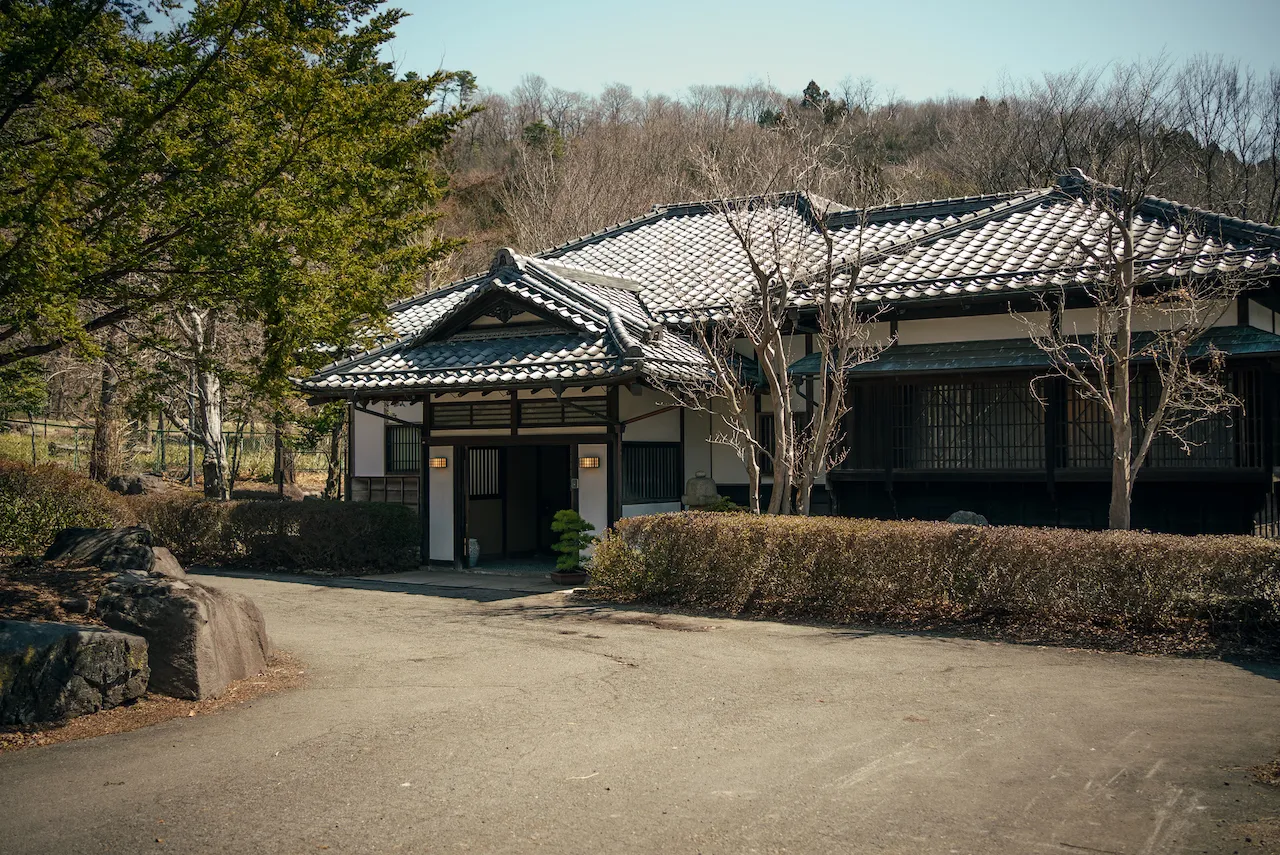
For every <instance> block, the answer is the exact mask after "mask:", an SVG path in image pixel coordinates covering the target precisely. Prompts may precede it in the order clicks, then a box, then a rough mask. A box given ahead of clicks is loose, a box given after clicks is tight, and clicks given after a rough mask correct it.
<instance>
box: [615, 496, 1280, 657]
mask: <svg viewBox="0 0 1280 855" xmlns="http://www.w3.org/2000/svg"><path fill="white" fill-rule="evenodd" d="M1278 568H1280V543H1274V542H1272V541H1268V540H1263V539H1261V538H1255V537H1218V536H1202V537H1182V536H1177V535H1160V534H1147V533H1139V532H1092V531H1078V530H1071V529H1033V528H1016V527H1004V526H1001V527H987V526H983V527H978V526H963V525H950V524H948V523H935V522H915V521H912V522H899V521H878V520H863V519H845V518H838V517H769V516H756V515H749V514H712V513H698V512H684V513H672V514H659V515H655V516H646V517H635V518H631V519H624V520H620V521H619V522H618V523H617V525H616V526H615V528H614V529H613V530H612V531H611V532H609V534H608V536H607V537H606V539H605V540H604V541H603V542H602V543H600V544H599V545H598V546H597V547H596V551H595V554H594V556H593V558H592V561H591V578H592V584H593V588H592V590H591V591H590V592H589V594H591V595H595V596H599V597H602V598H608V599H615V600H622V601H650V602H656V603H663V604H669V605H675V606H681V607H689V608H693V609H709V610H715V611H724V612H728V613H730V614H753V615H760V616H770V617H795V618H811V619H819V620H824V621H833V622H839V623H889V624H899V625H900V624H904V623H905V624H913V625H920V624H934V625H936V624H938V623H964V622H976V621H981V620H989V619H992V618H996V619H999V620H1003V621H1008V622H1009V623H1024V622H1025V623H1040V624H1059V625H1060V624H1076V625H1079V624H1091V625H1093V626H1096V627H1104V628H1110V629H1119V630H1125V631H1132V632H1136V633H1162V632H1179V633H1186V632H1188V631H1190V630H1192V629H1195V630H1197V631H1206V632H1209V633H1211V634H1213V635H1215V636H1219V637H1222V636H1230V637H1232V638H1235V639H1237V640H1251V639H1259V640H1264V641H1266V640H1270V641H1274V638H1275V636H1274V635H1273V634H1274V633H1275V632H1276V631H1277V630H1280V571H1278Z"/></svg>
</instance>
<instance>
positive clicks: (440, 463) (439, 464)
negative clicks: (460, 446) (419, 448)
mask: <svg viewBox="0 0 1280 855" xmlns="http://www.w3.org/2000/svg"><path fill="white" fill-rule="evenodd" d="M427 466H429V467H431V468H432V469H448V468H449V458H447V457H430V458H427Z"/></svg>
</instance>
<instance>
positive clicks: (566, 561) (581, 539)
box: [551, 510, 596, 585]
mask: <svg viewBox="0 0 1280 855" xmlns="http://www.w3.org/2000/svg"><path fill="white" fill-rule="evenodd" d="M595 529H596V527H595V526H593V525H592V524H591V523H589V522H587V521H586V520H584V519H583V518H582V516H581V515H580V514H579V513H578V512H577V511H572V510H564V511H556V515H555V516H554V517H553V518H552V520H551V530H552V531H554V532H555V533H556V534H558V535H560V540H559V541H557V542H556V543H553V544H552V545H551V548H552V549H554V550H555V551H556V552H558V553H560V556H559V557H558V558H556V569H555V572H554V573H552V574H551V578H552V579H553V580H555V581H556V582H564V583H567V584H571V585H572V584H578V583H580V582H585V581H587V574H586V571H585V570H583V569H582V550H584V549H588V548H590V546H591V544H593V543H595V541H596V539H595V538H594V537H593V536H591V535H590V534H587V532H590V531H595Z"/></svg>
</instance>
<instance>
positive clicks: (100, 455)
mask: <svg viewBox="0 0 1280 855" xmlns="http://www.w3.org/2000/svg"><path fill="white" fill-rule="evenodd" d="M112 355H113V348H112V346H111V341H110V340H108V342H107V347H106V353H105V354H104V355H103V359H102V381H101V383H100V385H99V389H98V406H97V409H96V411H95V412H94V420H93V445H92V447H91V448H90V452H89V477H90V478H92V479H93V480H95V481H101V482H106V481H107V480H108V479H110V478H111V477H112V476H113V475H119V474H120V464H121V461H120V412H119V406H118V405H117V398H118V394H117V393H118V391H119V387H120V375H119V374H118V373H117V371H116V369H115V366H114V365H113V364H112V359H111V357H112Z"/></svg>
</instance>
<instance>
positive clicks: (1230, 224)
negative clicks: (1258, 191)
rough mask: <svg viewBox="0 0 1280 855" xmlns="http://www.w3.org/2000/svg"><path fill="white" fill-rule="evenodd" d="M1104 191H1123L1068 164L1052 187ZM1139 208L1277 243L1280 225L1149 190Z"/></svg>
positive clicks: (1071, 193)
mask: <svg viewBox="0 0 1280 855" xmlns="http://www.w3.org/2000/svg"><path fill="white" fill-rule="evenodd" d="M1086 186H1088V187H1091V188H1094V189H1101V190H1106V191H1108V192H1111V193H1120V192H1123V190H1122V188H1120V187H1117V186H1116V185H1114V184H1108V183H1107V182H1105V181H1099V180H1098V179H1096V178H1093V177H1091V176H1089V175H1087V174H1086V173H1085V172H1084V170H1082V169H1080V168H1079V167H1075V166H1073V167H1071V169H1070V170H1069V171H1068V172H1066V173H1064V174H1063V175H1060V176H1058V180H1057V182H1056V183H1055V185H1054V189H1056V190H1058V191H1060V192H1062V193H1064V194H1066V195H1069V196H1072V197H1075V196H1076V193H1075V192H1074V191H1077V190H1079V189H1081V188H1084V187H1086ZM1137 207H1138V210H1143V211H1146V212H1147V213H1151V212H1152V211H1158V212H1160V213H1163V214H1170V213H1172V214H1175V215H1182V216H1189V217H1193V218H1195V219H1196V220H1199V221H1201V224H1204V223H1206V222H1216V223H1218V224H1219V226H1225V227H1226V229H1222V228H1220V229H1219V234H1222V233H1224V231H1229V232H1231V233H1234V234H1235V235H1236V236H1237V237H1246V236H1247V237H1249V238H1263V239H1264V240H1266V241H1268V242H1274V243H1275V244H1276V245H1280V226H1273V225H1270V224H1268V223H1261V222H1258V221H1256V220H1246V219H1244V218H1242V217H1233V216H1231V215H1230V214H1224V213H1222V212H1220V211H1210V210H1208V209H1207V208H1199V207H1196V206H1195V205H1188V204H1186V203H1185V202H1178V201H1176V200H1174V199H1166V198H1165V197H1163V196H1154V195H1151V194H1150V193H1144V194H1143V195H1142V201H1141V202H1139V203H1138V206H1137Z"/></svg>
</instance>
